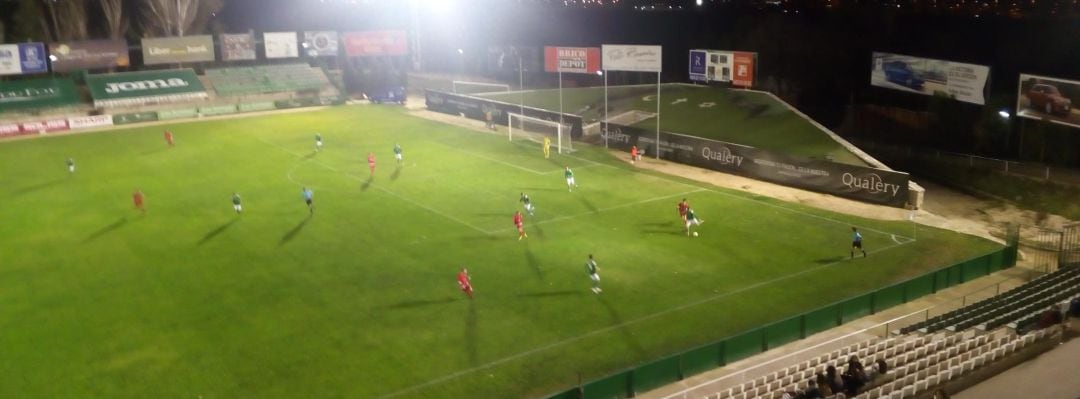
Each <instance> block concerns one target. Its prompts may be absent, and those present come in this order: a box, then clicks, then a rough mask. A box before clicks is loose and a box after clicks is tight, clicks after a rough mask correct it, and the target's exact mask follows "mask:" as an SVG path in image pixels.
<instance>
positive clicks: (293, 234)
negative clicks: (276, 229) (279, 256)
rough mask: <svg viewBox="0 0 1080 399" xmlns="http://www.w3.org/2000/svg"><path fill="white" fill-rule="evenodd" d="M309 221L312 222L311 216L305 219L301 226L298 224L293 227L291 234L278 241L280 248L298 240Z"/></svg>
mask: <svg viewBox="0 0 1080 399" xmlns="http://www.w3.org/2000/svg"><path fill="white" fill-rule="evenodd" d="M309 221H311V215H310V214H308V217H306V218H304V220H303V221H301V222H300V224H297V225H296V227H293V228H292V230H289V232H287V233H285V235H284V236H281V241H278V246H279V247H280V246H282V245H285V244H288V243H289V241H292V240H293V239H294V238H296V236H297V235H298V234H300V230H303V229H304V226H306V225H307V223H308V222H309Z"/></svg>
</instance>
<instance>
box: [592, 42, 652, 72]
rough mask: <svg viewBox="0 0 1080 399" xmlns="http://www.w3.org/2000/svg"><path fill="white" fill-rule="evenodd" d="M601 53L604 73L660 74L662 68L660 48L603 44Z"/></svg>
mask: <svg viewBox="0 0 1080 399" xmlns="http://www.w3.org/2000/svg"><path fill="white" fill-rule="evenodd" d="M601 53H602V54H603V57H602V61H601V62H602V65H603V68H604V70H605V71H630V72H661V70H662V67H663V48H661V47H660V46H641V45H623V44H605V45H603V46H602V47H601Z"/></svg>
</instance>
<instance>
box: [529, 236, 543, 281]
mask: <svg viewBox="0 0 1080 399" xmlns="http://www.w3.org/2000/svg"><path fill="white" fill-rule="evenodd" d="M525 262H526V263H528V264H529V267H531V268H532V269H533V272H534V273H536V277H539V278H540V279H541V280H543V279H544V271H543V270H542V269H540V260H538V259H536V255H533V253H532V249H529V247H528V244H526V246H525Z"/></svg>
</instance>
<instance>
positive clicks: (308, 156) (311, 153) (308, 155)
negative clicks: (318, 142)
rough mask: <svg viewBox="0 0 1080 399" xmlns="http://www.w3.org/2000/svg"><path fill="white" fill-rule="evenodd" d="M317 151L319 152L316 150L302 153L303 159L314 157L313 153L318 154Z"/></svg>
mask: <svg viewBox="0 0 1080 399" xmlns="http://www.w3.org/2000/svg"><path fill="white" fill-rule="evenodd" d="M318 153H319V152H318V151H312V152H309V153H308V154H307V155H304V158H303V159H304V160H305V161H306V160H308V159H311V158H315V155H316V154H318Z"/></svg>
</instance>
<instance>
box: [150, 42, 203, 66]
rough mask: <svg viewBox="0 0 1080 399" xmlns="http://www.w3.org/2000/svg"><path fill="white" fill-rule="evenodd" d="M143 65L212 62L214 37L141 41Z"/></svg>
mask: <svg viewBox="0 0 1080 399" xmlns="http://www.w3.org/2000/svg"><path fill="white" fill-rule="evenodd" d="M142 51H143V64H146V65H155V64H178V63H182V62H205V61H213V60H214V59H215V57H214V37H213V36H210V35H199V36H182V37H148V38H144V39H142Z"/></svg>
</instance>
